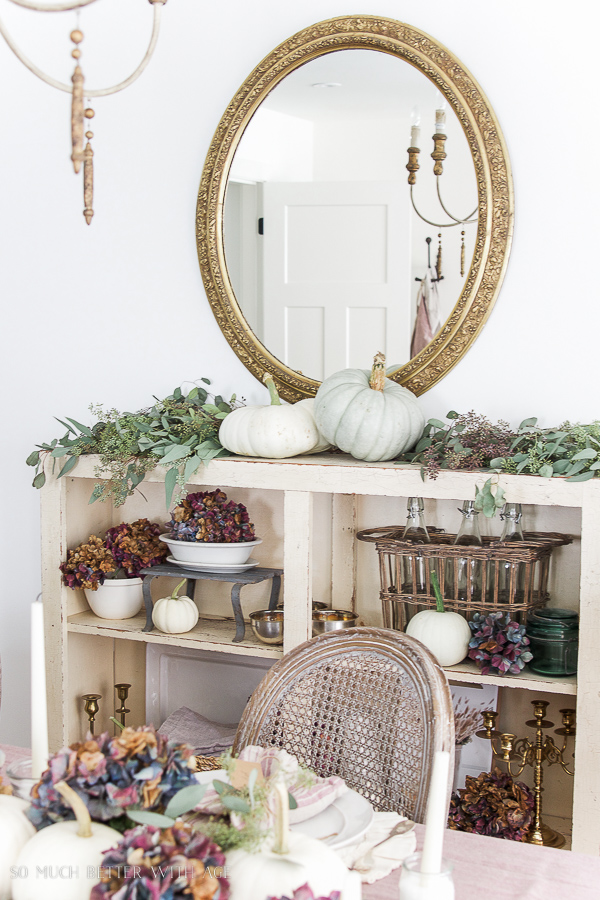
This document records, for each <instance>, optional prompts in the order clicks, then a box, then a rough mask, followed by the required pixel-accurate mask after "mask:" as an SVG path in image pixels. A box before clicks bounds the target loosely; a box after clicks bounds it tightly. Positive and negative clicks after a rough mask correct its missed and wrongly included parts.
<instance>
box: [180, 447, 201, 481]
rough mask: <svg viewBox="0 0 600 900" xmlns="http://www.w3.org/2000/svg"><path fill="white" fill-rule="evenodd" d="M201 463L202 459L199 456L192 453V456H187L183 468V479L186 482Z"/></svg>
mask: <svg viewBox="0 0 600 900" xmlns="http://www.w3.org/2000/svg"><path fill="white" fill-rule="evenodd" d="M201 465H202V460H201V459H200V457H199V456H197V455H196V454H194V456H190V457H188V459H186V461H185V468H184V470H183V480H184V482H185V483H186V484H187V483H188V481H189V480H190V478H191V477H192V475H193V474H194V473H195V472H197V471H198V469H199V468H200V466H201Z"/></svg>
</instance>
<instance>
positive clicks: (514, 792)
mask: <svg viewBox="0 0 600 900" xmlns="http://www.w3.org/2000/svg"><path fill="white" fill-rule="evenodd" d="M533 809H534V798H533V794H532V792H531V791H530V789H529V788H528V787H527V785H525V784H523V783H522V782H520V781H513V779H512V778H511V776H510V775H508V774H507V773H506V772H501V771H500V769H498V768H494V771H493V772H482V773H481V775H478V776H477V778H473V777H472V776H471V775H467V778H466V783H465V787H464V788H461V789H460V790H458V791H456V792H455V793H454V794H452V799H451V801H450V813H449V816H448V827H449V828H451V829H452V830H454V831H467V832H470V833H472V834H485V835H488V836H489V837H499V838H504V839H505V840H510V841H524V840H525V838H526V836H527V833H528V832H529V829H530V827H531V823H532V822H533Z"/></svg>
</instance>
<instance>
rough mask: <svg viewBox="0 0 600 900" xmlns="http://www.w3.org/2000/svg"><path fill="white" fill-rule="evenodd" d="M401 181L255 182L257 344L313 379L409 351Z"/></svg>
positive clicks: (406, 219)
mask: <svg viewBox="0 0 600 900" xmlns="http://www.w3.org/2000/svg"><path fill="white" fill-rule="evenodd" d="M403 188H404V185H400V184H399V183H390V182H386V183H383V182H377V181H373V182H360V183H353V184H350V183H347V182H301V183H298V182H296V183H270V184H269V183H266V184H264V185H263V235H262V238H261V239H259V240H261V242H262V248H263V266H262V269H263V279H262V287H263V342H264V344H265V346H267V347H268V348H269V350H270V351H271V352H272V353H273V354H274V355H275V356H277V357H278V358H279V359H281V360H282V361H283V362H285V363H286V365H288V366H290V368H292V369H296V370H298V371H301V372H303V373H304V374H305V375H308V376H310V377H312V378H316V379H318V380H322V379H323V378H325V377H327V375H330V374H331V373H332V372H335V371H337V370H339V369H344V368H348V367H349V366H352V367H354V366H356V367H359V368H369V367H370V365H371V362H372V359H373V356H374V355H375V353H376V352H377V351H379V350H381V351H383V352H385V353H386V356H387V358H388V360H389V363H390V364H392V363H395V362H405V361H406V360H407V359H408V358H409V356H410V353H409V347H410V338H411V328H412V323H411V319H410V289H411V286H410V216H409V211H408V208H407V204H406V200H405V197H404V191H403Z"/></svg>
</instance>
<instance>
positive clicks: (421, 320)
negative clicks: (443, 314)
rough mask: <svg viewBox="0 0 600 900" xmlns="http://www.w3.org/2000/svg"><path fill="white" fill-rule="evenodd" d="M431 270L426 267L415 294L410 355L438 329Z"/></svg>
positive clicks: (435, 292) (436, 305)
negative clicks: (425, 272)
mask: <svg viewBox="0 0 600 900" xmlns="http://www.w3.org/2000/svg"><path fill="white" fill-rule="evenodd" d="M432 277H433V270H432V269H428V270H427V274H426V275H425V277H424V278H423V280H422V281H421V284H420V286H419V293H418V294H417V315H416V317H415V327H414V329H413V335H412V340H411V342H410V356H411V359H412V357H413V356H416V355H417V353H420V352H421V350H422V349H423V348H424V347H426V346H427V344H428V343H429V342H430V341H431V340H432V339H433V337H434V336H435V335H436V334H437V333H438V331H439V330H440V321H439V313H438V300H439V298H438V290H437V284H436V283H435V282H434V281H433V280H432Z"/></svg>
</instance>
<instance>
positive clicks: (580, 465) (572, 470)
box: [565, 461, 585, 475]
mask: <svg viewBox="0 0 600 900" xmlns="http://www.w3.org/2000/svg"><path fill="white" fill-rule="evenodd" d="M582 469H585V463H584V462H581V461H579V462H574V463H571V464H570V466H569V468H568V469H567V470H566V472H565V475H577V473H578V472H581V471H582Z"/></svg>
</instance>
